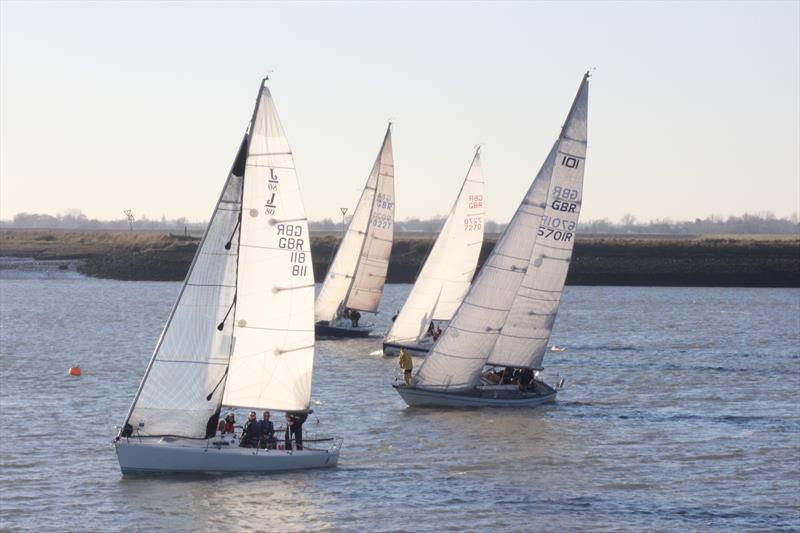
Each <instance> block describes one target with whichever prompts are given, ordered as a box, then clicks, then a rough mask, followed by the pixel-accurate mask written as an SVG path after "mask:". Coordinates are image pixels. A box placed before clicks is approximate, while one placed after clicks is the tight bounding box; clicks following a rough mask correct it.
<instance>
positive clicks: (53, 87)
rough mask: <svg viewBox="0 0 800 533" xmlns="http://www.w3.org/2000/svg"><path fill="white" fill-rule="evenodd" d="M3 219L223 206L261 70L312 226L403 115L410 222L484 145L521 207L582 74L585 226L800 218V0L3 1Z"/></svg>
mask: <svg viewBox="0 0 800 533" xmlns="http://www.w3.org/2000/svg"><path fill="white" fill-rule="evenodd" d="M0 25H1V26H0V28H1V29H2V37H1V39H2V40H1V42H0V44H1V49H0V119H1V120H2V128H1V129H0V150H1V151H0V172H1V174H0V217H1V218H4V219H7V218H11V217H13V216H14V214H16V213H18V212H23V211H27V212H39V213H49V214H56V213H60V212H63V211H65V210H66V209H69V208H77V209H81V210H83V211H84V212H85V213H86V214H87V215H89V216H90V217H97V218H103V219H109V218H120V217H122V210H123V209H126V208H133V209H134V212H135V213H137V215H139V216H141V215H142V214H146V215H147V216H149V217H153V218H158V217H161V215H162V214H163V215H166V216H167V217H168V218H173V217H179V216H187V217H188V218H190V219H191V220H205V219H207V218H208V216H209V214H210V210H211V208H212V206H213V203H214V201H215V200H216V197H217V195H218V193H219V189H220V187H221V186H222V182H223V180H224V178H225V174H226V172H227V171H228V168H229V167H230V164H231V159H232V158H233V156H234V152H235V150H236V148H237V146H238V141H239V139H240V137H241V134H242V132H243V130H244V128H245V126H246V123H247V121H248V119H249V117H250V113H251V110H252V105H253V101H254V97H255V93H256V90H257V88H258V84H259V81H260V79H261V77H262V76H263V75H264V74H265V73H267V72H271V78H272V82H271V88H272V91H273V95H274V96H275V99H276V103H277V106H278V110H279V112H280V114H281V118H282V121H283V123H284V126H285V129H286V131H287V134H288V136H289V142H290V143H291V145H292V148H293V150H294V153H295V158H296V163H297V167H298V172H299V176H300V179H301V187H302V189H303V192H304V197H305V203H306V209H307V211H308V215H309V217H310V218H311V219H321V218H324V217H331V218H334V219H335V220H336V219H337V217H338V216H339V207H340V206H348V207H350V208H352V206H353V205H354V204H355V202H356V200H357V198H358V194H359V191H360V189H361V187H362V185H363V183H364V181H365V179H366V177H367V173H368V171H369V169H370V166H371V165H372V162H373V159H374V157H375V155H376V152H377V150H378V147H379V144H380V141H381V138H382V135H383V132H384V129H385V127H386V121H387V119H389V118H392V119H393V120H394V122H395V127H394V148H395V165H396V170H395V171H396V177H397V180H396V187H397V192H396V194H397V216H398V218H400V219H404V218H406V217H410V216H419V217H423V218H424V217H429V216H432V215H435V214H444V213H446V212H447V211H448V210H449V208H450V205H451V203H452V201H453V199H454V196H455V194H456V192H457V188H458V186H459V185H460V182H461V180H462V179H463V176H464V174H465V173H466V170H467V166H468V164H469V162H470V159H471V156H472V152H473V146H474V145H475V144H476V143H482V144H483V145H484V148H483V152H482V153H483V162H484V169H485V173H486V176H487V185H486V197H487V215H488V217H489V218H492V219H495V220H497V221H506V220H508V218H509V217H510V215H511V213H512V212H513V210H514V209H515V208H516V206H517V204H518V202H519V199H520V197H521V196H522V194H523V192H524V191H525V189H526V188H527V187H528V185H529V184H530V181H531V179H532V177H533V176H534V175H535V173H536V171H537V170H538V168H539V165H540V164H541V161H542V160H543V158H544V157H545V155H546V153H547V150H548V148H549V146H550V144H551V143H552V142H553V140H554V138H555V136H556V135H557V133H558V131H559V128H560V126H561V123H562V121H563V119H564V117H565V115H566V112H567V109H568V107H569V104H570V101H571V99H572V97H573V95H574V92H575V90H576V89H577V86H578V83H579V81H580V79H581V76H582V74H583V72H584V71H585V70H586V69H587V68H588V67H593V66H594V67H597V71H596V72H595V75H594V77H593V79H592V82H591V89H590V97H589V153H588V159H587V170H586V178H585V191H584V208H583V213H582V218H584V219H596V218H604V217H608V218H610V219H612V220H618V219H619V218H620V217H621V216H622V215H624V214H626V213H631V214H633V215H635V216H636V217H637V218H639V219H644V220H650V219H655V218H664V217H670V218H672V219H676V220H683V219H693V218H695V217H705V216H707V215H709V214H712V213H717V214H722V215H739V214H742V213H744V212H750V213H755V212H762V211H771V212H773V213H775V214H776V215H778V216H787V215H790V214H791V213H794V212H797V211H800V148H799V146H800V3H798V2H796V1H794V2H772V3H770V2H758V3H746V2H736V3H725V2H713V3H711V2H709V3H690V2H669V3H645V2H639V3H633V2H628V3H608V2H604V3H591V2H576V3H522V2H518V3H499V2H492V3H489V2H486V3H481V2H474V3H458V2H447V3H428V2H419V3H410V2H407V3H404V2H393V3H367V2H362V3H292V4H288V3H287V4H279V3H261V2H252V3H251V2H239V3H235V2H231V3H212V2H205V3H188V2H187V3H172V4H168V3H161V2H159V3H142V2H135V3H134V2H132V3H120V2H115V3H69V2H53V3H46V2H37V3H18V2H8V1H3V2H2V4H0Z"/></svg>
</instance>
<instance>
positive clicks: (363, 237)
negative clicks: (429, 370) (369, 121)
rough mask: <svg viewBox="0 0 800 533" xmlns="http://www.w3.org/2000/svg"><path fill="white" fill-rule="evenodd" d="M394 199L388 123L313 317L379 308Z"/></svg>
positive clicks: (386, 264) (392, 163) (384, 279)
mask: <svg viewBox="0 0 800 533" xmlns="http://www.w3.org/2000/svg"><path fill="white" fill-rule="evenodd" d="M394 203H395V202H394V160H393V157H392V130H391V124H389V127H388V128H387V129H386V135H385V136H384V139H383V143H382V145H381V149H380V151H379V152H378V157H377V158H376V160H375V164H374V165H373V167H372V171H371V172H370V174H369V178H368V179H367V183H366V185H365V186H364V191H363V192H362V193H361V198H360V199H359V201H358V205H357V206H356V209H355V211H354V212H353V218H352V219H351V220H350V225H349V226H348V227H347V233H346V234H345V237H344V239H343V240H342V242H341V244H340V245H339V249H338V250H337V251H336V256H335V257H334V259H333V262H332V263H331V266H330V269H329V270H328V274H327V275H326V276H325V281H324V283H323V285H322V289H321V290H320V293H319V296H318V297H317V302H316V313H315V318H316V320H317V321H321V320H327V321H332V320H334V319H335V318H336V317H337V316H338V315H339V314H340V313H341V311H342V309H344V308H345V307H349V308H351V309H358V310H360V311H371V312H375V311H377V309H378V304H379V303H380V300H381V293H382V291H383V285H384V283H385V281H386V271H387V270H388V268H389V255H390V254H391V252H392V239H393V236H394Z"/></svg>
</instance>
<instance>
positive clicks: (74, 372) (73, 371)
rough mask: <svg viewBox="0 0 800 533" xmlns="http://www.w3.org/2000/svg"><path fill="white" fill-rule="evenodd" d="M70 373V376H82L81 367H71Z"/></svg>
mask: <svg viewBox="0 0 800 533" xmlns="http://www.w3.org/2000/svg"><path fill="white" fill-rule="evenodd" d="M69 375H70V376H80V375H81V367H79V366H78V365H75V366H71V367H69Z"/></svg>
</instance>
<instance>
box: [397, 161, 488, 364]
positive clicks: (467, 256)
mask: <svg viewBox="0 0 800 533" xmlns="http://www.w3.org/2000/svg"><path fill="white" fill-rule="evenodd" d="M482 244H483V171H482V170H481V158H480V148H478V149H476V150H475V156H474V157H473V159H472V163H471V164H470V167H469V171H468V172H467V175H466V176H465V177H464V182H463V184H462V185H461V190H460V191H459V193H458V197H457V198H456V201H455V203H454V204H453V207H452V209H451V210H450V214H449V215H448V217H447V220H446V221H445V224H444V227H443V228H442V231H441V233H439V236H438V237H437V238H436V242H435V244H434V245H433V248H431V252H430V254H429V255H428V258H427V259H426V260H425V264H424V265H423V267H422V270H420V273H419V276H418V277H417V281H416V283H414V287H412V289H411V292H410V293H409V295H408V298H407V299H406V302H405V304H403V307H402V309H400V312H399V314H398V315H397V317H396V318H395V319H394V323H393V324H392V327H391V329H390V330H389V332H388V333H387V334H386V337H385V338H384V340H383V354H384V355H398V354H399V353H400V349H401V348H405V349H406V351H408V352H409V354H410V355H417V356H425V355H427V353H428V350H430V349H431V347H432V346H433V343H434V337H435V336H437V335H438V333H433V332H431V331H430V330H431V329H432V328H433V327H434V321H436V325H435V327H436V328H441V326H443V325H444V326H445V327H446V322H447V321H449V320H450V319H451V318H452V317H453V313H455V311H456V309H457V308H458V306H459V304H460V303H461V300H463V299H464V296H465V295H466V294H467V290H468V289H469V284H470V283H471V282H472V277H473V276H474V275H475V267H476V266H477V265H478V256H479V255H480V252H481V245H482Z"/></svg>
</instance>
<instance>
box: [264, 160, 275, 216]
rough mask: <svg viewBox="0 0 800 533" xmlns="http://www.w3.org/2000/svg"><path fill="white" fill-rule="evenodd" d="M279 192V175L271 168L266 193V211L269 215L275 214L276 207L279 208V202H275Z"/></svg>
mask: <svg viewBox="0 0 800 533" xmlns="http://www.w3.org/2000/svg"><path fill="white" fill-rule="evenodd" d="M277 193H278V175H277V174H275V169H274V168H270V169H269V177H268V178H267V195H266V199H267V202H266V209H265V211H266V213H267V214H268V215H274V214H275V209H277V207H278V206H277V204H276V203H275V197H276V196H277Z"/></svg>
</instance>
